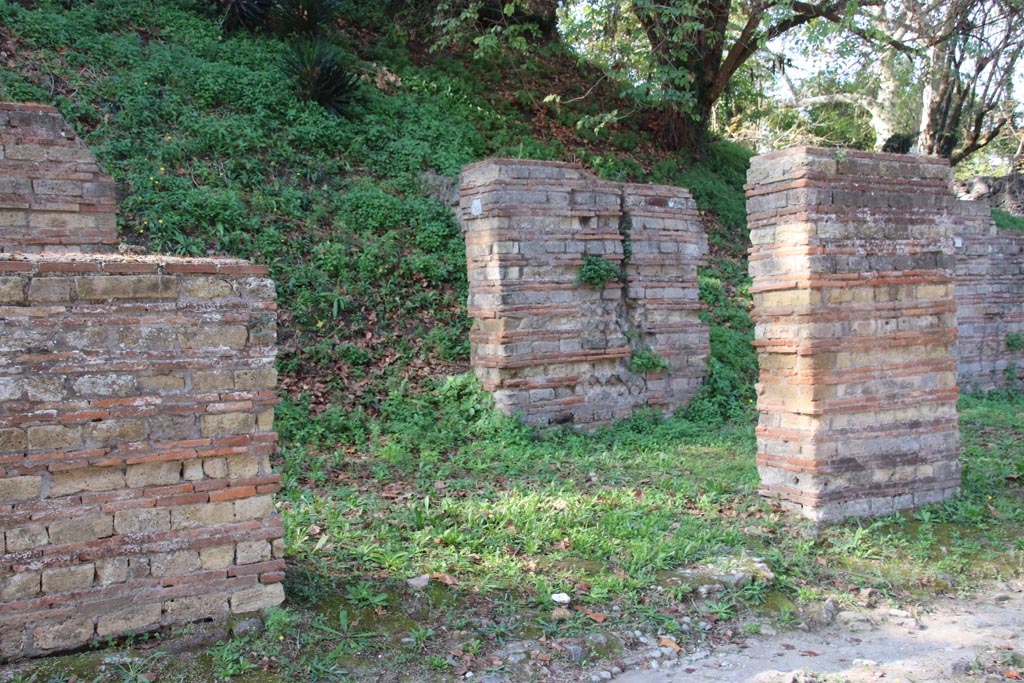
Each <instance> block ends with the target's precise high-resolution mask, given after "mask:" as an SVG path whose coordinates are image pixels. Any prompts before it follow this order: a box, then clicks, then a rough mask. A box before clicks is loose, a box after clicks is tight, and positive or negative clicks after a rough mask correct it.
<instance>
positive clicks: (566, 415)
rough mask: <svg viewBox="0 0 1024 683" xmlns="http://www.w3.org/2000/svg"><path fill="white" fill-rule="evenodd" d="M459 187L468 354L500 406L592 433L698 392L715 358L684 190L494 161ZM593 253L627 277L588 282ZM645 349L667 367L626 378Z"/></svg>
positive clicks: (566, 168) (698, 234)
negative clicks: (583, 274) (584, 270)
mask: <svg viewBox="0 0 1024 683" xmlns="http://www.w3.org/2000/svg"><path fill="white" fill-rule="evenodd" d="M460 193H461V201H460V207H459V218H460V220H461V222H462V224H463V227H464V230H465V237H466V255H467V262H468V269H469V314H470V315H471V316H472V317H473V319H474V323H473V328H472V330H471V332H470V342H471V362H472V365H473V368H474V370H475V371H476V374H477V375H478V376H479V377H480V379H481V381H482V382H483V385H484V387H485V388H486V389H487V390H488V391H491V392H492V393H493V394H494V396H495V399H496V402H497V404H498V406H499V407H500V408H502V409H503V410H505V411H506V412H509V413H512V414H519V415H521V416H522V417H523V419H524V420H525V421H527V422H529V423H531V424H539V425H547V424H553V423H572V424H575V425H578V426H581V427H584V428H592V427H595V426H599V425H602V424H607V423H609V422H611V421H612V420H615V419H618V418H622V417H626V416H628V415H630V414H631V413H632V411H633V410H634V409H635V408H636V407H638V406H644V405H650V406H655V407H657V408H660V409H663V410H665V411H671V410H672V409H674V408H676V407H678V406H679V405H681V404H683V403H685V402H686V401H687V400H689V399H690V398H691V397H692V396H693V394H694V393H695V392H696V390H697V389H698V388H699V386H700V383H701V381H702V379H703V376H704V370H705V366H706V363H707V359H708V353H709V347H708V330H707V327H706V325H704V324H703V323H702V322H701V321H700V318H699V316H698V314H699V310H700V303H699V301H698V297H697V266H698V264H699V263H700V261H701V259H702V257H703V256H704V255H705V254H706V252H707V241H706V237H705V235H704V232H703V228H702V227H701V225H700V222H699V220H698V215H697V212H696V207H695V205H694V202H693V200H692V198H691V197H690V195H689V193H688V192H687V191H686V190H684V189H681V188H675V187H663V186H644V185H620V184H616V183H609V182H605V181H602V180H599V179H597V178H595V177H593V176H591V175H589V174H587V173H584V172H583V171H582V170H581V169H580V168H579V167H578V166H575V165H572V164H564V163H552V162H539V161H524V160H511V159H494V160H488V161H484V162H481V163H478V164H472V165H470V166H467V167H465V168H464V169H463V171H462V187H461V190H460ZM627 240H628V245H629V251H630V255H629V258H628V259H627V258H625V254H626V246H625V245H626V244H627ZM584 256H595V257H600V258H603V259H606V260H608V261H610V262H611V263H613V264H615V265H616V266H620V267H622V270H623V271H624V276H625V277H624V280H625V281H620V280H613V281H611V282H609V283H608V285H607V286H606V287H605V288H604V289H603V290H597V289H595V288H593V287H590V286H586V285H581V284H580V283H579V281H578V280H579V272H580V267H581V266H582V265H583V259H584ZM623 264H624V265H623ZM643 347H650V348H651V349H653V350H654V351H655V352H656V353H657V354H658V355H660V356H661V357H663V358H665V359H666V360H667V361H668V362H669V364H670V366H671V369H670V370H669V371H668V372H666V373H642V374H636V373H632V372H630V371H629V365H630V357H631V355H632V352H633V351H634V349H637V348H643Z"/></svg>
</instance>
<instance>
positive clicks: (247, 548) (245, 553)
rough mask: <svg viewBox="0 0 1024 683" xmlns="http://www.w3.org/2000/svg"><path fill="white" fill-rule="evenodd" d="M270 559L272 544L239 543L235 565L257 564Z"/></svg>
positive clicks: (259, 542) (260, 542)
mask: <svg viewBox="0 0 1024 683" xmlns="http://www.w3.org/2000/svg"><path fill="white" fill-rule="evenodd" d="M269 559H270V543H268V542H267V541H239V543H238V546H237V547H236V548H235V564H255V563H256V562H265V561H267V560H269Z"/></svg>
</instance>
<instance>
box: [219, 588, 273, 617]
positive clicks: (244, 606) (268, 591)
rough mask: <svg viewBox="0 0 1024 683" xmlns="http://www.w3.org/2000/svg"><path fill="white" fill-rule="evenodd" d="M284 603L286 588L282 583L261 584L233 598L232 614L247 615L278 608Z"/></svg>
mask: <svg viewBox="0 0 1024 683" xmlns="http://www.w3.org/2000/svg"><path fill="white" fill-rule="evenodd" d="M282 602H284V586H282V585H281V584H280V583H271V584H260V585H259V586H254V587H252V588H246V589H244V590H240V591H237V592H236V593H234V594H233V595H232V596H231V612H232V613H233V614H245V613H248V612H256V611H258V610H263V609H269V608H271V607H277V606H278V605H280V604H281V603H282Z"/></svg>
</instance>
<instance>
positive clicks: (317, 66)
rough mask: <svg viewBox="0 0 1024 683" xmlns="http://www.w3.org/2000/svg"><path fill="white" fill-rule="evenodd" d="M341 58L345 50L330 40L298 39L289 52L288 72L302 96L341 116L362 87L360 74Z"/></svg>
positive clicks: (287, 59) (285, 68) (286, 60)
mask: <svg viewBox="0 0 1024 683" xmlns="http://www.w3.org/2000/svg"><path fill="white" fill-rule="evenodd" d="M341 61H342V57H341V51H340V50H338V48H336V47H334V46H333V45H331V44H330V43H327V42H326V41H323V40H297V41H295V42H294V43H293V44H292V46H291V49H290V50H289V51H288V53H287V54H286V55H285V62H284V72H285V73H286V74H287V75H288V76H289V77H290V78H291V79H292V80H293V81H294V83H295V94H296V95H298V97H299V99H301V100H305V101H309V102H316V103H317V104H319V105H320V106H322V107H323V108H324V109H326V110H327V111H328V112H330V113H331V114H334V115H336V116H340V115H341V114H343V113H345V109H346V107H347V105H348V104H349V103H350V102H351V100H352V97H353V96H354V95H355V93H356V90H357V89H358V87H359V77H358V76H356V75H355V74H353V73H351V72H350V71H349V70H348V69H346V68H345V66H344V65H343V64H342V63H341Z"/></svg>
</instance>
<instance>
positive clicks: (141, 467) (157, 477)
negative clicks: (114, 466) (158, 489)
mask: <svg viewBox="0 0 1024 683" xmlns="http://www.w3.org/2000/svg"><path fill="white" fill-rule="evenodd" d="M180 481H181V463H180V462H178V461H176V460H167V461H163V462H147V463H141V464H138V465H129V466H128V470H127V472H126V474H125V483H126V484H127V486H128V487H129V488H145V487H149V486H170V485H171V484H177V483H178V482H180Z"/></svg>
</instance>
